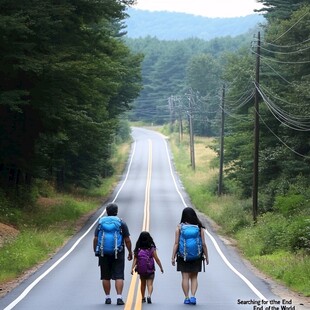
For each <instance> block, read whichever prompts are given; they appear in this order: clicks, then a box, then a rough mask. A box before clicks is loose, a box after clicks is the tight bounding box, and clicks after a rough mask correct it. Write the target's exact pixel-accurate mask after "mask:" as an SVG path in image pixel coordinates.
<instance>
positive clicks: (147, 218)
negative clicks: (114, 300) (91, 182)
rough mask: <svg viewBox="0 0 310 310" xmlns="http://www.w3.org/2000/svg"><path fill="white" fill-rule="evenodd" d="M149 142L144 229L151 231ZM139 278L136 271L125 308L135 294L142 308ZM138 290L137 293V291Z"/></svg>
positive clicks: (129, 305) (138, 307)
mask: <svg viewBox="0 0 310 310" xmlns="http://www.w3.org/2000/svg"><path fill="white" fill-rule="evenodd" d="M148 142H149V156H148V168H147V179H146V186H145V194H144V215H143V225H142V230H143V231H149V228H150V191H151V177H152V142H151V140H148ZM137 279H138V274H137V273H134V274H133V276H132V278H131V282H130V287H129V291H128V296H127V299H126V303H125V308H124V310H131V309H132V305H133V300H134V296H135V294H136V302H135V307H134V310H141V309H142V302H141V299H142V296H141V291H140V287H141V285H140V281H138V287H137V288H136V283H137ZM136 292H137V293H136Z"/></svg>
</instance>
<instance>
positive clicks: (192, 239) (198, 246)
mask: <svg viewBox="0 0 310 310" xmlns="http://www.w3.org/2000/svg"><path fill="white" fill-rule="evenodd" d="M203 228H204V227H203V225H202V223H201V221H200V220H199V218H198V216H197V214H196V212H195V210H194V209H192V208H189V207H186V208H185V209H183V212H182V217H181V221H180V224H179V225H178V226H177V228H176V232H175V241H174V245H173V251H172V265H173V266H175V262H176V261H177V271H180V272H181V274H182V289H183V292H184V296H185V299H184V304H187V305H196V297H195V295H196V291H197V288H198V272H201V265H202V262H203V260H204V259H205V261H206V264H209V258H208V250H207V245H206V242H205V235H204V231H203ZM190 293H191V295H190Z"/></svg>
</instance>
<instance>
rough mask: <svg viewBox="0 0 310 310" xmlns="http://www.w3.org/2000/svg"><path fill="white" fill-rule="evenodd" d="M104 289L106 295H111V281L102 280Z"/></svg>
mask: <svg viewBox="0 0 310 310" xmlns="http://www.w3.org/2000/svg"><path fill="white" fill-rule="evenodd" d="M102 287H103V290H104V292H105V294H106V295H110V292H111V281H110V280H102Z"/></svg>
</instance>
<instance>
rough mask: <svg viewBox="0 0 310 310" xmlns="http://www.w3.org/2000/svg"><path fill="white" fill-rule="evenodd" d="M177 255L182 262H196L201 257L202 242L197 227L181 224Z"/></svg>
mask: <svg viewBox="0 0 310 310" xmlns="http://www.w3.org/2000/svg"><path fill="white" fill-rule="evenodd" d="M178 255H179V256H181V257H182V258H183V259H184V261H192V260H197V259H200V258H201V257H202V240H201V235H200V228H199V227H198V226H197V225H190V224H183V223H182V224H181V227H180V238H179V249H178Z"/></svg>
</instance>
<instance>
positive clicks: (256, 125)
mask: <svg viewBox="0 0 310 310" xmlns="http://www.w3.org/2000/svg"><path fill="white" fill-rule="evenodd" d="M260 44H261V42H260V32H258V36H257V52H256V70H255V101H254V166H253V193H252V196H253V220H254V222H255V223H256V220H257V215H258V160H259V158H258V156H259V92H258V88H259V67H260Z"/></svg>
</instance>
